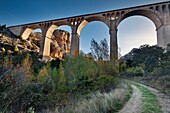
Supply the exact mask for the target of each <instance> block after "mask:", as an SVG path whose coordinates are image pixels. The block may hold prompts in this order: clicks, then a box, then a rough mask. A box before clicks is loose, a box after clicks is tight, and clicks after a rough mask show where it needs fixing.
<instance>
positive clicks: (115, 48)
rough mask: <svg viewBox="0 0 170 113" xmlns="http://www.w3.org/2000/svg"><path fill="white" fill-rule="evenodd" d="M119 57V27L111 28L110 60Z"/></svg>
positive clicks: (113, 60)
mask: <svg viewBox="0 0 170 113" xmlns="http://www.w3.org/2000/svg"><path fill="white" fill-rule="evenodd" d="M117 59H118V44H117V29H110V61H112V62H113V63H114V64H115V61H116V60H117Z"/></svg>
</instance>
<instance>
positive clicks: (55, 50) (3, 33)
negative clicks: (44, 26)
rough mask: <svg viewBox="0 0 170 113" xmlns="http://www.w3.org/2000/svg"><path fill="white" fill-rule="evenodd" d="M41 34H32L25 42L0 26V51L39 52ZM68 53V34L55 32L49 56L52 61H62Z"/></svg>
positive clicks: (61, 31) (60, 31) (62, 31)
mask: <svg viewBox="0 0 170 113" xmlns="http://www.w3.org/2000/svg"><path fill="white" fill-rule="evenodd" d="M41 39H42V33H40V32H33V33H31V34H30V36H29V38H28V39H27V40H22V39H21V37H17V36H15V35H14V34H12V32H10V30H9V29H8V28H6V26H5V25H3V26H0V51H5V50H10V51H15V50H16V48H18V49H19V50H26V51H31V52H37V53H38V52H39V51H40V44H41ZM69 52H70V34H69V32H67V31H64V30H55V31H54V33H53V36H52V38H51V47H50V56H51V57H52V59H56V58H59V59H63V57H64V55H65V54H67V53H69Z"/></svg>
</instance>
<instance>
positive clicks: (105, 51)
mask: <svg viewBox="0 0 170 113" xmlns="http://www.w3.org/2000/svg"><path fill="white" fill-rule="evenodd" d="M90 49H91V51H92V56H93V58H94V59H95V60H104V61H108V60H109V46H108V43H107V40H106V39H103V40H101V41H100V44H99V43H97V42H96V41H95V40H94V39H92V41H91V47H90Z"/></svg>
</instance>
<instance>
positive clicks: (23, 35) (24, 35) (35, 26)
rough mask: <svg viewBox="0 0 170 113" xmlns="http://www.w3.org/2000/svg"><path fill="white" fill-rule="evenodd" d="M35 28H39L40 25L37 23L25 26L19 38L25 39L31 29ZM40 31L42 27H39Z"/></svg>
mask: <svg viewBox="0 0 170 113" xmlns="http://www.w3.org/2000/svg"><path fill="white" fill-rule="evenodd" d="M35 29H41V27H40V26H39V25H32V26H28V27H27V26H26V28H25V29H24V31H23V33H22V35H21V38H22V40H27V39H28V38H29V36H30V34H31V33H32V31H33V30H35ZM41 31H42V29H41Z"/></svg>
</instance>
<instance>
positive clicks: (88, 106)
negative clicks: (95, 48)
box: [48, 83, 132, 113]
mask: <svg viewBox="0 0 170 113" xmlns="http://www.w3.org/2000/svg"><path fill="white" fill-rule="evenodd" d="M131 93H132V89H131V87H130V86H129V85H127V84H125V83H123V84H121V85H120V87H119V88H117V89H115V90H112V91H111V92H109V93H100V92H95V93H91V94H89V95H88V96H86V97H84V98H83V99H80V100H78V101H77V102H76V103H74V104H71V105H70V106H66V107H64V108H62V109H60V110H59V108H56V110H55V111H53V112H55V113H101V112H102V113H104V112H110V113H114V112H117V111H118V110H120V109H121V108H122V107H123V105H124V104H125V102H126V101H128V99H129V98H130V95H131ZM48 112H49V111H48Z"/></svg>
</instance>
